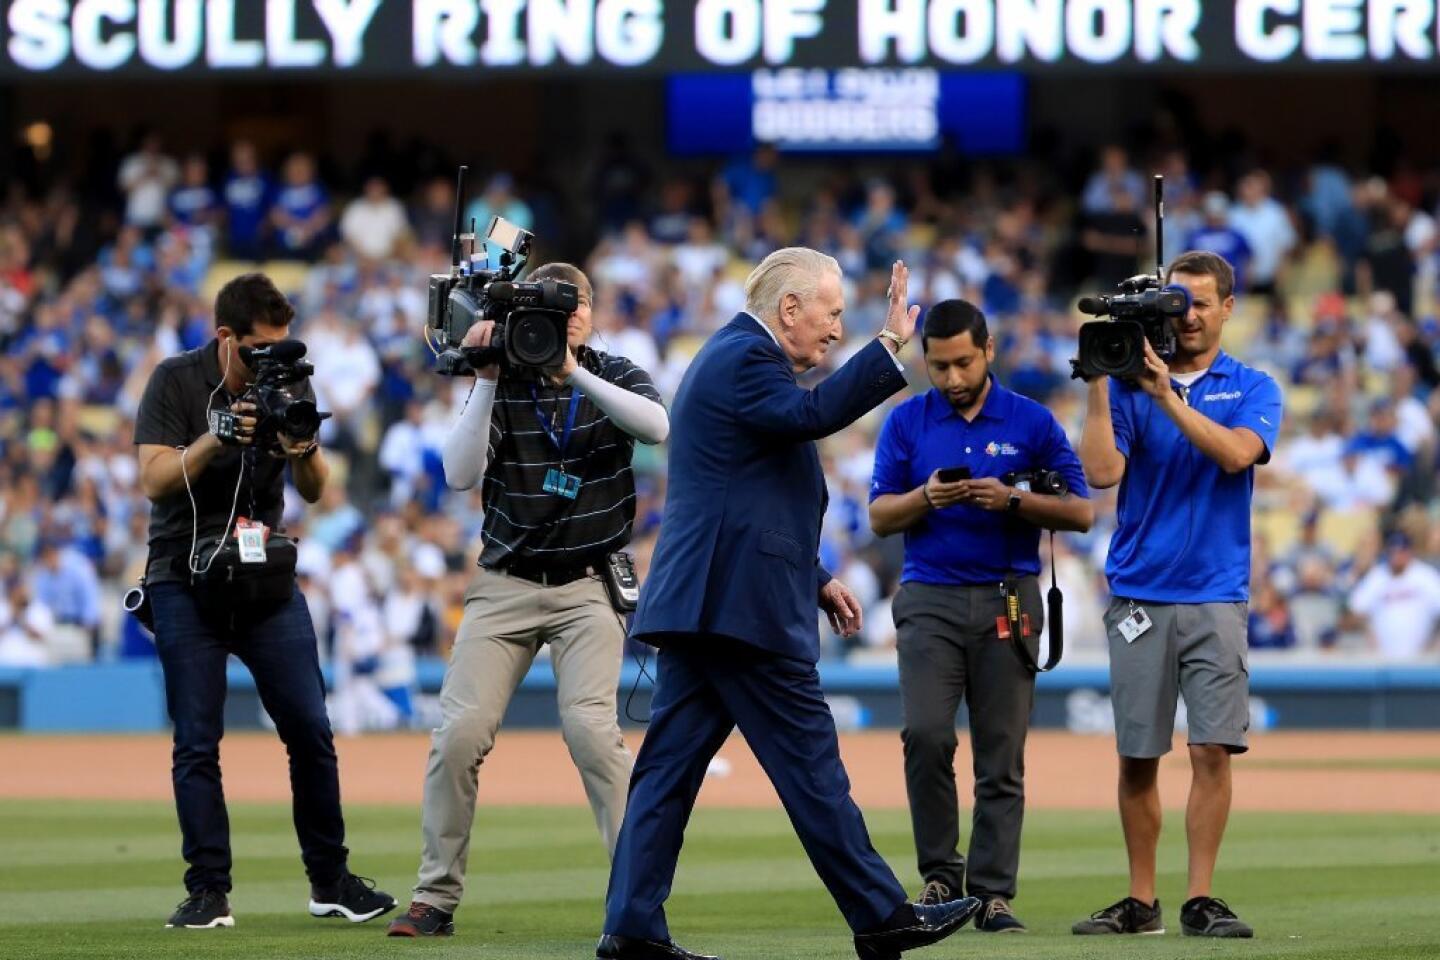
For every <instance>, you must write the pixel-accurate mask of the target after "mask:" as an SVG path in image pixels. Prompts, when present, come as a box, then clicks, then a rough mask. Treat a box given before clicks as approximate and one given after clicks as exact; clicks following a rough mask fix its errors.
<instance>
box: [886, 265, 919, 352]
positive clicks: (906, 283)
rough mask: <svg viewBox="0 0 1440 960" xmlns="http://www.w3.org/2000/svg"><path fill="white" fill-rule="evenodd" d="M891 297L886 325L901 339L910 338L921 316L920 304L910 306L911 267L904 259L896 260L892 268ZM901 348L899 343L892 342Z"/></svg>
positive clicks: (889, 294)
mask: <svg viewBox="0 0 1440 960" xmlns="http://www.w3.org/2000/svg"><path fill="white" fill-rule="evenodd" d="M886 296H887V297H889V298H890V309H889V311H888V312H887V313H886V314H885V327H884V329H886V330H889V331H890V332H891V333H893V334H895V335H896V336H898V337H899V338H900V339H901V340H909V339H910V338H911V337H913V336H914V335H915V321H916V320H917V319H918V318H919V317H920V308H919V307H918V306H916V307H912V306H908V304H909V302H910V268H909V267H907V266H905V261H904V260H896V261H895V264H894V266H892V267H891V268H890V288H889V290H887V291H886ZM892 346H894V347H895V349H897V350H898V349H899V347H900V345H899V344H892Z"/></svg>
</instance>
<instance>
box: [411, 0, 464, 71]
mask: <svg viewBox="0 0 1440 960" xmlns="http://www.w3.org/2000/svg"><path fill="white" fill-rule="evenodd" d="M479 22H480V8H479V7H477V6H476V5H475V0H415V12H414V15H413V17H412V26H413V34H412V36H413V41H412V42H413V44H414V54H415V65H416V66H417V67H433V66H434V65H435V64H436V63H437V62H439V60H440V58H441V56H444V58H445V61H446V62H447V63H453V64H455V65H456V66H461V67H468V66H469V65H470V64H472V63H474V62H475V44H473V43H471V42H470V35H471V34H472V33H474V32H475V27H476V25H477V24H479Z"/></svg>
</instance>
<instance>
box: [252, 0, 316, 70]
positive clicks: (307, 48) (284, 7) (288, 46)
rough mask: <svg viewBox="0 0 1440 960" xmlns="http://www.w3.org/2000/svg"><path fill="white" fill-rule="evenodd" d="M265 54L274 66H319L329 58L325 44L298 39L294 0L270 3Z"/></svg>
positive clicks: (270, 1)
mask: <svg viewBox="0 0 1440 960" xmlns="http://www.w3.org/2000/svg"><path fill="white" fill-rule="evenodd" d="M265 53H266V54H267V57H268V63H269V66H272V67H316V66H319V65H320V61H322V60H324V59H325V44H323V43H321V42H320V41H319V40H300V39H298V38H297V37H296V36H295V2H294V0H266V3H265Z"/></svg>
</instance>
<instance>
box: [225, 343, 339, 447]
mask: <svg viewBox="0 0 1440 960" xmlns="http://www.w3.org/2000/svg"><path fill="white" fill-rule="evenodd" d="M304 356H305V344H303V343H301V342H300V341H299V340H281V341H279V342H277V343H272V344H268V345H266V346H263V347H241V348H240V359H241V361H243V362H244V364H245V366H247V367H249V368H250V371H251V373H253V374H254V375H255V380H254V382H253V383H251V384H250V386H249V387H247V388H246V389H245V392H244V393H243V394H241V395H240V398H239V399H240V400H241V401H243V402H245V403H251V404H254V405H255V419H256V424H255V439H254V443H255V446H256V448H257V449H273V448H276V447H277V446H278V443H279V438H278V435H279V434H282V433H283V434H285V436H287V437H289V438H290V439H291V440H309V439H311V438H312V437H314V436H315V434H317V433H319V432H320V424H321V423H322V422H324V421H325V420H327V419H328V418H329V417H330V414H329V413H322V412H321V411H320V410H319V409H318V408H316V406H315V401H313V400H310V399H307V398H306V397H305V396H304V392H303V387H302V384H303V383H304V381H305V380H306V379H307V378H308V377H309V376H310V375H311V374H312V373H314V372H315V368H314V367H313V366H311V365H310V364H309V363H306V362H305V361H304V360H302V359H301V358H302V357H304ZM235 420H236V418H235V416H234V414H232V413H230V412H229V411H228V410H211V411H210V429H211V431H212V432H213V433H214V434H215V435H216V436H217V437H219V438H220V439H221V440H233V439H234V438H235Z"/></svg>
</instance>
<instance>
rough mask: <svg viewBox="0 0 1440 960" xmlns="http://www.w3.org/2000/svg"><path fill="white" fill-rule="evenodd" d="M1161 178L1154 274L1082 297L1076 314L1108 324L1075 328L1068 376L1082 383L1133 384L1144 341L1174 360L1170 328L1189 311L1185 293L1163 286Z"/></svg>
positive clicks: (1157, 186)
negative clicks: (1111, 290) (1075, 352)
mask: <svg viewBox="0 0 1440 960" xmlns="http://www.w3.org/2000/svg"><path fill="white" fill-rule="evenodd" d="M1164 191H1165V178H1164V177H1159V176H1157V177H1156V178H1155V275H1154V276H1151V275H1150V274H1148V273H1142V274H1140V275H1139V276H1135V277H1131V278H1129V279H1128V280H1123V281H1121V282H1120V287H1119V292H1118V293H1114V294H1111V295H1109V296H1106V295H1103V294H1100V295H1096V296H1093V297H1081V298H1080V302H1079V304H1078V305H1077V306H1078V307H1079V310H1080V312H1081V313H1086V314H1089V315H1090V316H1092V317H1107V318H1108V319H1107V320H1092V321H1090V322H1089V323H1085V324H1082V325H1081V326H1080V349H1079V353H1078V356H1077V357H1076V359H1075V360H1074V361H1073V365H1074V368H1075V369H1074V372H1073V374H1072V376H1074V377H1076V378H1079V379H1081V380H1093V379H1095V378H1096V377H1106V376H1109V377H1117V378H1119V379H1121V380H1134V379H1136V378H1137V377H1139V376H1140V374H1141V373H1143V372H1144V371H1145V342H1146V341H1147V340H1148V341H1149V342H1150V346H1151V347H1153V348H1154V350H1155V354H1156V356H1158V357H1159V358H1160V359H1161V360H1165V361H1169V360H1170V359H1171V358H1172V357H1174V356H1175V347H1176V344H1177V338H1176V335H1175V324H1176V322H1177V321H1179V320H1181V319H1182V318H1183V317H1184V316H1185V315H1186V314H1187V313H1189V312H1190V291H1189V290H1187V289H1186V288H1185V287H1182V286H1180V285H1179V284H1174V283H1172V284H1170V285H1168V286H1166V285H1164V276H1165V270H1164V267H1163V265H1162V261H1163V259H1164V254H1163V253H1162V250H1163V246H1162V244H1163V243H1164V239H1163V238H1164V224H1165V199H1164V198H1165V193H1164Z"/></svg>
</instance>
